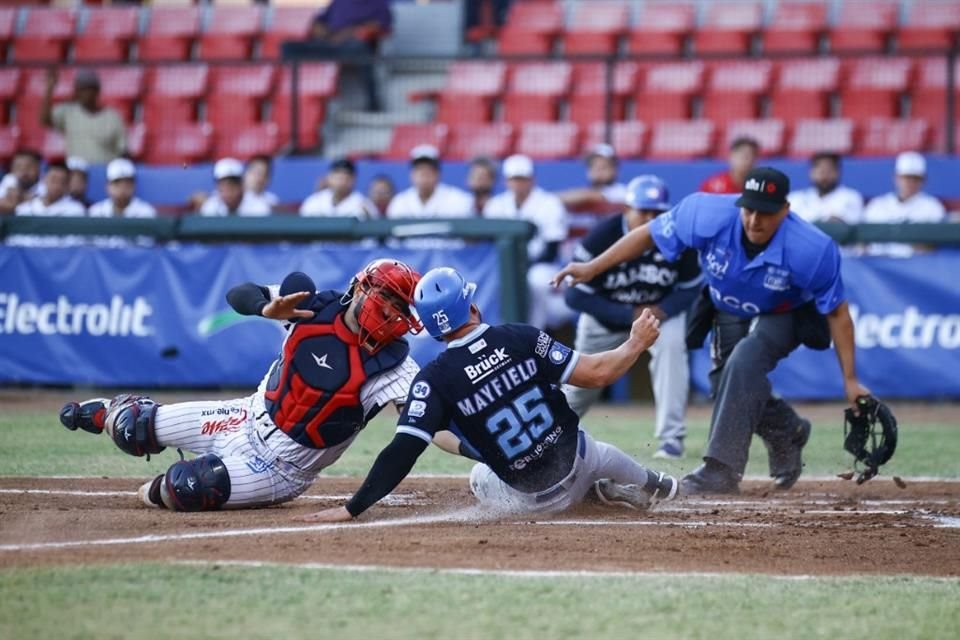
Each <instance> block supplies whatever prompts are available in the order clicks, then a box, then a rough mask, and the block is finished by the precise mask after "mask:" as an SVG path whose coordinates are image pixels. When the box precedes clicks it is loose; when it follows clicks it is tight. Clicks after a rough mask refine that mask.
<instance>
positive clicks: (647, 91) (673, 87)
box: [635, 61, 705, 122]
mask: <svg viewBox="0 0 960 640" xmlns="http://www.w3.org/2000/svg"><path fill="white" fill-rule="evenodd" d="M704 69H705V67H704V64H703V63H702V62H699V61H695V62H667V63H662V64H655V65H651V66H650V67H649V68H648V69H647V73H646V80H645V81H644V83H643V84H642V85H641V90H640V91H639V92H638V93H637V95H636V98H635V103H636V114H635V117H636V118H637V120H643V121H645V122H655V121H657V120H675V119H678V118H689V117H690V113H691V111H690V100H691V98H692V97H693V94H695V93H697V92H698V91H700V88H701V87H702V86H703V74H704Z"/></svg>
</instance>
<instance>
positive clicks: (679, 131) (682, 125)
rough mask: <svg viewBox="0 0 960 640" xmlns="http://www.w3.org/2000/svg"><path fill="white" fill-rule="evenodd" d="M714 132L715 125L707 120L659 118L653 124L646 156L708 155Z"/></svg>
mask: <svg viewBox="0 0 960 640" xmlns="http://www.w3.org/2000/svg"><path fill="white" fill-rule="evenodd" d="M714 133H715V126H714V124H713V123H712V122H710V121H709V120H661V121H660V122H656V123H654V125H653V136H652V137H651V139H650V149H649V151H648V156H649V157H650V158H656V159H658V160H688V159H691V158H702V157H704V156H709V155H710V154H711V153H712V152H713V142H714Z"/></svg>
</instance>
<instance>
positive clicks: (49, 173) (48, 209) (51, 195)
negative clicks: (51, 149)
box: [16, 162, 87, 216]
mask: <svg viewBox="0 0 960 640" xmlns="http://www.w3.org/2000/svg"><path fill="white" fill-rule="evenodd" d="M69 187H70V170H69V169H67V165H66V164H64V163H63V162H50V163H47V170H46V172H45V173H44V174H43V190H42V191H43V195H38V196H36V197H34V198H33V199H32V200H28V201H27V202H24V203H22V204H20V205H19V206H18V207H17V212H16V213H17V215H18V216H82V215H84V214H86V212H87V210H86V208H85V207H84V206H83V205H82V204H80V203H79V202H77V201H76V200H74V199H73V198H71V197H70V193H69Z"/></svg>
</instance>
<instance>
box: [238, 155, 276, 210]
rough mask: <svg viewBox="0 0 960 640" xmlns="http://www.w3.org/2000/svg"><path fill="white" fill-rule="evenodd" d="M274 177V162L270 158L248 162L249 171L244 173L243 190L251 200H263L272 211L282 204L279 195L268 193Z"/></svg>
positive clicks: (254, 159) (255, 157) (258, 158)
mask: <svg viewBox="0 0 960 640" xmlns="http://www.w3.org/2000/svg"><path fill="white" fill-rule="evenodd" d="M272 176H273V160H272V159H271V158H270V156H264V155H259V156H253V157H252V158H250V160H249V161H248V162H247V169H246V171H244V173H243V189H244V191H246V192H247V194H248V195H249V196H250V198H251V199H259V200H263V202H264V203H265V204H266V205H267V207H269V208H270V210H271V211H273V210H275V209H276V208H277V205H278V204H280V199H279V198H277V194H275V193H272V192H270V191H267V185H269V184H270V178H271V177H272Z"/></svg>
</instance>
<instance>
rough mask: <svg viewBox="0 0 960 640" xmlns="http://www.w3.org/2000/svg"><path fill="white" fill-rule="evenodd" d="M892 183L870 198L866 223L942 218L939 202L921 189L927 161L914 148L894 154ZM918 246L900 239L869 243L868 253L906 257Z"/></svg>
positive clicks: (943, 217)
mask: <svg viewBox="0 0 960 640" xmlns="http://www.w3.org/2000/svg"><path fill="white" fill-rule="evenodd" d="M895 173H896V175H895V176H894V185H895V186H896V190H895V191H892V192H890V193H887V194H884V195H882V196H878V197H876V198H874V199H873V200H871V201H870V204H868V205H867V208H866V209H865V210H864V212H863V221H864V222H868V223H889V224H907V223H911V222H945V221H946V217H947V212H946V209H944V207H943V203H941V202H940V201H939V200H937V199H936V198H935V197H933V196H931V195H929V194H927V193H924V192H923V183H924V182H925V181H926V177H927V161H926V159H924V157H923V156H922V155H920V154H919V153H917V152H915V151H905V152H903V153H901V154H900V155H898V156H897V162H896V167H895ZM919 248H921V247H919V246H911V245H909V244H902V243H883V244H871V245H870V246H868V247H867V251H868V253H872V254H880V255H889V256H895V257H903V258H905V257H909V256H911V255H913V253H914V251H915V250H916V249H919Z"/></svg>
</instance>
